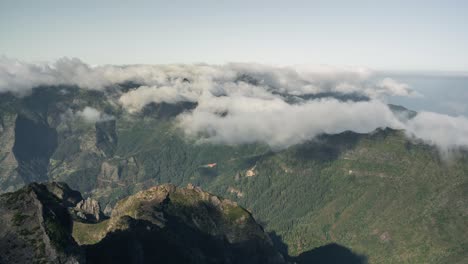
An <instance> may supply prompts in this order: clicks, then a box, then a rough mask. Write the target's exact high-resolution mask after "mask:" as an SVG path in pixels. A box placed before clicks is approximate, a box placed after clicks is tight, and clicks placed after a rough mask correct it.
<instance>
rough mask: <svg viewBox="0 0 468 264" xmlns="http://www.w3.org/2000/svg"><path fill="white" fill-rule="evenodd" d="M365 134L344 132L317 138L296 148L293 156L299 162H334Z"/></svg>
mask: <svg viewBox="0 0 468 264" xmlns="http://www.w3.org/2000/svg"><path fill="white" fill-rule="evenodd" d="M365 136H366V135H365V134H358V133H355V132H351V131H345V132H343V133H340V134H335V135H328V134H324V135H321V136H318V137H317V138H316V139H314V140H312V141H309V142H307V143H304V144H301V145H299V146H297V147H296V149H295V152H296V153H295V154H296V156H297V158H298V159H301V160H317V161H321V162H325V161H333V160H336V159H337V158H338V157H339V156H340V155H341V153H343V152H345V151H346V150H349V149H352V148H354V147H355V146H356V144H357V143H358V142H359V140H361V139H362V138H364V137H365Z"/></svg>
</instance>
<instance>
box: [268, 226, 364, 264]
mask: <svg viewBox="0 0 468 264" xmlns="http://www.w3.org/2000/svg"><path fill="white" fill-rule="evenodd" d="M268 235H269V236H270V239H271V241H272V242H273V245H274V247H275V248H276V250H278V251H279V252H280V253H281V254H282V255H283V256H286V257H287V256H288V245H287V244H286V243H284V242H283V239H282V237H281V236H280V235H278V234H277V233H276V232H274V231H273V232H270V233H268ZM288 260H289V261H290V262H292V263H298V264H367V263H368V262H367V257H366V256H364V255H359V254H356V253H354V252H352V251H351V249H349V248H347V247H345V246H342V245H339V244H336V243H330V244H327V245H324V246H321V247H318V248H314V249H312V250H309V251H306V252H303V253H301V254H300V255H299V256H296V257H288Z"/></svg>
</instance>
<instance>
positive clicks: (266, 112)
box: [179, 96, 403, 149]
mask: <svg viewBox="0 0 468 264" xmlns="http://www.w3.org/2000/svg"><path fill="white" fill-rule="evenodd" d="M219 113H226V114H225V115H220V114H219ZM179 126H180V127H181V128H182V129H183V130H184V131H185V133H186V135H187V136H189V137H193V138H197V139H199V141H201V142H212V143H225V144H240V143H253V142H262V143H265V144H268V145H269V146H271V147H272V148H274V149H280V148H285V147H288V146H291V145H294V144H298V143H301V142H304V141H306V140H310V139H312V138H313V137H315V136H317V135H320V134H323V133H327V134H336V133H341V132H343V131H347V130H352V131H355V132H359V133H368V132H371V131H373V130H375V129H376V128H378V127H387V126H391V127H397V128H401V127H402V126H403V125H402V124H401V123H400V121H398V119H397V118H396V117H395V116H394V115H393V114H392V112H391V111H390V110H389V108H388V107H387V106H386V105H385V104H383V103H382V102H380V101H377V100H373V101H367V102H357V103H354V102H340V101H338V100H336V99H322V100H314V101H309V102H307V103H304V104H300V105H291V104H288V103H286V102H284V101H283V100H281V99H279V98H273V99H258V98H247V97H241V96H232V97H209V98H203V99H202V100H200V101H199V106H198V107H197V108H196V109H195V110H194V111H193V112H190V113H185V114H182V115H181V116H179Z"/></svg>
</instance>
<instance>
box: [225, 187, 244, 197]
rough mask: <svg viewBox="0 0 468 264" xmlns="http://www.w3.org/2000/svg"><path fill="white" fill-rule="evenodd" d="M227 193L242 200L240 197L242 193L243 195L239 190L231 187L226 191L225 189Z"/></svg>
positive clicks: (242, 195)
mask: <svg viewBox="0 0 468 264" xmlns="http://www.w3.org/2000/svg"><path fill="white" fill-rule="evenodd" d="M227 191H228V192H229V193H233V194H235V195H236V196H237V198H242V197H244V193H243V192H241V191H240V190H239V189H236V188H234V187H232V186H229V187H228V189H227Z"/></svg>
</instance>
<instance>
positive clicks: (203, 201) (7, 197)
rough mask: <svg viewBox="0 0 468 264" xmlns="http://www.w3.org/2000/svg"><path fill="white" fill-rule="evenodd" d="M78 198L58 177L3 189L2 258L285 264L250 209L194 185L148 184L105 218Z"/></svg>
mask: <svg viewBox="0 0 468 264" xmlns="http://www.w3.org/2000/svg"><path fill="white" fill-rule="evenodd" d="M80 199H81V194H79V193H78V192H76V191H73V190H71V189H70V188H69V187H68V186H67V185H66V184H63V183H47V184H37V183H31V184H29V185H28V186H26V187H24V188H22V189H20V190H18V191H16V192H13V193H6V194H3V195H1V196H0V227H1V228H0V256H1V258H0V260H1V263H2V264H3V263H5V264H6V263H285V260H284V258H283V256H282V255H281V254H280V253H278V252H277V251H276V250H275V249H274V247H273V243H272V242H271V240H270V238H269V237H268V235H267V234H266V233H265V232H264V231H263V229H262V227H261V226H260V225H258V224H257V223H256V222H255V220H254V219H253V217H252V216H251V214H250V213H249V212H248V211H246V210H245V209H243V208H241V207H240V206H238V205H237V203H235V202H232V201H230V200H227V199H223V198H219V197H217V196H214V195H212V194H210V193H207V192H204V191H203V190H201V189H200V188H199V187H194V186H192V185H189V186H188V187H187V188H177V187H176V186H174V185H170V184H165V185H160V186H155V187H152V188H150V189H148V190H145V191H141V192H139V193H137V194H135V195H133V196H130V197H127V198H125V199H123V200H121V201H119V202H118V203H117V204H116V206H115V208H114V210H113V212H112V216H111V218H110V219H102V213H101V211H100V206H99V204H98V203H97V202H96V201H94V200H92V199H89V198H88V199H86V200H81V201H79V200H80ZM79 213H83V214H86V217H85V218H86V219H85V220H89V219H88V218H90V217H91V218H93V219H92V220H93V221H82V219H79V218H78V217H77V216H78V214H79ZM76 241H78V242H79V243H80V244H81V245H79V244H78V243H77V242H76Z"/></svg>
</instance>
